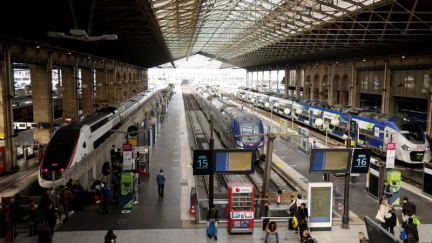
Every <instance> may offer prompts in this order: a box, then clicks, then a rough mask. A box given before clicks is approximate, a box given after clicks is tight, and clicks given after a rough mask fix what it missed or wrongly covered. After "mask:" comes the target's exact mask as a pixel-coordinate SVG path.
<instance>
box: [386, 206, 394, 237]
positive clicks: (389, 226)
mask: <svg viewBox="0 0 432 243" xmlns="http://www.w3.org/2000/svg"><path fill="white" fill-rule="evenodd" d="M384 219H385V225H386V230H387V231H390V233H391V234H392V235H394V230H393V228H394V227H395V226H396V219H397V216H396V212H395V211H394V207H393V206H392V205H390V206H389V212H388V213H387V214H386V215H385V217H384Z"/></svg>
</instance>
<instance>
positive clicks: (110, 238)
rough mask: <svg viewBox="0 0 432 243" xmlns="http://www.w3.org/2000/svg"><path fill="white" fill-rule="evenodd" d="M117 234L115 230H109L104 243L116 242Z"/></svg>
mask: <svg viewBox="0 0 432 243" xmlns="http://www.w3.org/2000/svg"><path fill="white" fill-rule="evenodd" d="M116 239H117V236H116V235H115V234H114V231H113V230H108V232H107V234H106V235H105V242H104V243H116Z"/></svg>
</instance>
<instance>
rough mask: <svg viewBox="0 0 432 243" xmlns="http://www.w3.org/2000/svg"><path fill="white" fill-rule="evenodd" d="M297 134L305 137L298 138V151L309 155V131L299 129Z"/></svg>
mask: <svg viewBox="0 0 432 243" xmlns="http://www.w3.org/2000/svg"><path fill="white" fill-rule="evenodd" d="M298 134H299V135H303V136H305V138H299V143H298V150H300V151H301V152H303V153H305V154H308V153H309V130H308V129H305V128H302V127H299V128H298Z"/></svg>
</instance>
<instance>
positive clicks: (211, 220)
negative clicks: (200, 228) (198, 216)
mask: <svg viewBox="0 0 432 243" xmlns="http://www.w3.org/2000/svg"><path fill="white" fill-rule="evenodd" d="M211 224H212V225H213V226H214V232H213V235H214V237H215V240H217V230H218V224H219V212H218V210H217V209H216V205H214V204H212V205H211V206H210V210H209V211H208V213H207V236H208V237H209V238H210V239H211V238H212V235H211V232H210V225H211Z"/></svg>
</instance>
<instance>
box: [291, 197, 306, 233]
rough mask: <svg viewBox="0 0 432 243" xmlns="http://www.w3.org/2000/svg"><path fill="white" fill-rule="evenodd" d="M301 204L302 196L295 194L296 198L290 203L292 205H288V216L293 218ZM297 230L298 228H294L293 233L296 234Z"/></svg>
mask: <svg viewBox="0 0 432 243" xmlns="http://www.w3.org/2000/svg"><path fill="white" fill-rule="evenodd" d="M302 203H304V200H303V199H302V195H301V194H300V193H299V194H297V198H296V199H294V201H292V203H291V204H290V215H291V216H294V215H295V214H296V212H297V210H299V209H300V207H301V205H302ZM298 229H299V227H297V228H295V229H294V230H295V232H296V234H297V233H298Z"/></svg>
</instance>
